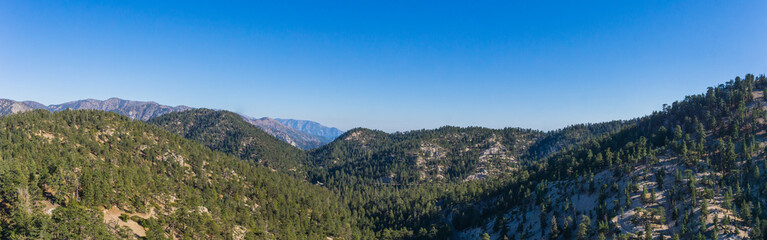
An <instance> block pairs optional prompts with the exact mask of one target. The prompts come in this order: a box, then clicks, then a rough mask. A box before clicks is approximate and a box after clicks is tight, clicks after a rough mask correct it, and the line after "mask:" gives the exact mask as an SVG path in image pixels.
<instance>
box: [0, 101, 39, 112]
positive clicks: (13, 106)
mask: <svg viewBox="0 0 767 240" xmlns="http://www.w3.org/2000/svg"><path fill="white" fill-rule="evenodd" d="M29 110H34V109H33V108H32V107H30V106H29V105H27V104H24V103H22V102H17V101H13V100H10V99H0V116H5V115H8V114H14V113H20V112H26V111H29Z"/></svg>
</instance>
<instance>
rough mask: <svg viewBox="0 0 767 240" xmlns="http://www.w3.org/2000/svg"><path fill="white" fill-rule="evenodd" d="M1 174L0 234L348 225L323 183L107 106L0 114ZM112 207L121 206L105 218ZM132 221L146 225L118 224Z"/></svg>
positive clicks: (211, 232)
mask: <svg viewBox="0 0 767 240" xmlns="http://www.w3.org/2000/svg"><path fill="white" fill-rule="evenodd" d="M0 180H1V181H0V197H1V198H0V232H1V233H2V236H0V238H4V239H24V238H34V239H78V238H131V237H135V235H139V236H141V235H143V236H142V237H144V236H145V237H146V238H150V239H164V238H172V237H173V238H186V239H208V238H221V239H232V238H235V239H237V238H267V239H269V238H276V239H301V238H307V239H321V238H324V237H325V236H333V237H343V238H350V236H352V235H355V234H357V233H356V232H355V231H354V229H353V228H350V225H351V224H353V219H351V214H350V212H349V211H348V208H347V207H346V206H344V205H342V201H340V200H339V199H338V198H337V197H336V195H335V194H333V193H332V192H331V191H328V190H326V189H323V188H321V187H318V186H315V185H312V184H309V183H306V182H305V181H302V180H300V179H296V178H294V177H293V176H290V175H286V174H283V173H280V172H274V171H272V170H271V169H269V168H266V167H261V166H254V164H251V163H249V162H247V161H243V160H241V159H239V158H236V157H234V156H231V155H226V154H223V153H220V152H215V151H211V150H210V149H208V148H206V147H204V146H202V145H200V144H198V143H195V142H192V141H190V140H186V139H184V138H183V137H181V136H179V135H175V134H171V133H169V132H167V131H164V130H162V129H159V128H157V127H154V126H151V125H148V124H145V123H143V122H140V121H131V120H130V119H128V118H127V117H123V116H119V115H117V114H115V113H107V112H101V111H86V110H78V111H62V112H56V113H50V112H48V111H45V110H36V111H33V112H26V113H21V114H14V115H10V116H6V117H3V118H2V119H0ZM112 207H117V208H118V209H119V210H120V211H122V212H123V213H122V214H120V216H119V217H120V219H119V221H114V222H111V223H107V224H104V218H105V216H106V213H107V212H108V211H107V210H108V209H111V208H112ZM102 212H104V214H102ZM139 213H144V214H139ZM137 216H149V217H146V218H141V217H137ZM133 222H135V223H138V224H139V225H140V227H141V228H143V229H146V231H145V233H144V231H140V232H141V234H138V232H136V231H134V232H131V231H129V230H126V229H125V228H124V227H122V226H123V225H130V224H129V223H133ZM143 229H140V230H143Z"/></svg>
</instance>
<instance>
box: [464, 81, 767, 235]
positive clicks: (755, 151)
mask: <svg viewBox="0 0 767 240" xmlns="http://www.w3.org/2000/svg"><path fill="white" fill-rule="evenodd" d="M765 87H767V79H765V77H764V76H760V77H758V78H756V77H754V76H753V75H746V76H745V78H739V77H738V78H736V79H735V80H733V81H729V82H727V83H726V84H723V85H719V86H717V87H711V88H709V89H708V90H707V91H706V93H705V94H699V95H692V96H688V97H686V98H685V99H684V101H680V102H674V103H672V104H670V105H668V106H666V107H665V108H664V109H663V110H662V111H659V112H656V113H653V114H652V115H650V116H647V117H643V118H641V119H638V121H637V123H636V125H631V126H627V127H624V128H623V129H622V130H621V131H618V132H617V133H614V134H611V135H609V136H607V137H604V138H602V139H599V140H595V141H589V142H587V143H585V144H583V145H581V146H579V147H577V148H574V149H572V150H569V151H564V152H559V153H556V154H554V155H552V156H551V157H550V158H549V159H548V160H546V161H541V162H539V163H538V164H536V165H537V166H535V167H534V168H531V173H532V174H531V177H530V178H529V179H528V180H526V181H522V182H519V183H516V184H511V185H509V186H508V187H506V188H508V189H509V191H508V194H501V195H499V197H498V198H496V199H488V200H486V201H485V203H488V204H491V205H493V207H473V208H466V210H465V211H464V215H466V214H467V213H476V212H480V213H481V214H480V216H479V217H475V218H474V219H475V220H477V219H484V220H483V221H479V223H477V222H476V221H466V220H464V221H461V222H460V224H456V226H457V227H459V228H466V230H464V231H463V232H462V233H461V234H460V235H458V236H460V237H461V238H475V237H477V238H478V237H480V236H481V235H485V234H486V236H487V237H490V238H501V239H506V238H508V239H514V238H516V239H527V238H535V239H539V238H547V239H573V238H577V239H743V238H752V239H762V238H764V236H765V230H766V229H765V227H767V221H765V220H763V219H765V218H767V213H766V212H765V211H764V210H763V207H762V206H763V205H764V204H766V203H767V202H766V200H767V185H765V182H767V181H765V177H764V176H763V174H761V173H760V172H762V171H764V170H763V169H764V167H765V162H764V157H765V146H766V145H767V144H765V130H766V129H767V125H765V113H766V111H765V107H764V106H766V105H767V101H765V98H764V91H763V90H764V88H765ZM468 215H472V214H468ZM454 220H457V219H454ZM454 222H455V221H454ZM467 227H468V228H467ZM483 233H485V234H483ZM487 233H489V234H487Z"/></svg>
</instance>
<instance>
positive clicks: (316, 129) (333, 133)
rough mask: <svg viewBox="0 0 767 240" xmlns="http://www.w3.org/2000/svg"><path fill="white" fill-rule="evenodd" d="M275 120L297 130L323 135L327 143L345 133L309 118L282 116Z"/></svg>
mask: <svg viewBox="0 0 767 240" xmlns="http://www.w3.org/2000/svg"><path fill="white" fill-rule="evenodd" d="M274 120H276V121H278V122H280V123H282V124H283V125H285V126H288V127H290V128H293V129H295V130H298V131H301V132H305V133H308V134H311V135H314V136H319V137H322V138H324V139H323V140H324V141H325V142H327V143H329V142H332V141H333V140H334V139H336V138H337V137H338V136H341V134H344V131H341V130H340V129H338V128H334V127H326V126H323V125H322V124H319V123H317V122H312V121H308V120H295V119H282V118H275V119H274Z"/></svg>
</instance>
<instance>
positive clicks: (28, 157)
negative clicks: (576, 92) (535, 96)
mask: <svg viewBox="0 0 767 240" xmlns="http://www.w3.org/2000/svg"><path fill="white" fill-rule="evenodd" d="M765 88H767V78H765V76H759V77H756V76H754V75H750V74H749V75H746V76H745V77H744V78H736V79H734V80H733V81H729V82H727V83H726V84H722V85H719V86H717V87H711V88H709V89H708V90H707V92H706V93H705V94H699V95H692V96H688V97H686V98H685V99H684V100H683V101H679V102H674V103H672V104H670V105H667V106H664V108H663V109H662V110H661V111H658V112H654V113H653V114H651V115H649V116H645V117H641V118H637V119H633V120H629V121H613V122H606V123H599V124H582V125H574V126H571V127H567V128H564V129H561V130H557V131H552V132H541V131H535V130H530V129H518V128H506V129H498V130H494V129H487V128H479V127H470V128H458V127H443V128H439V129H435V130H418V131H411V132H405V133H393V134H388V133H384V132H381V131H374V130H368V129H361V128H360V129H353V130H350V131H348V132H347V133H345V134H344V135H342V136H340V137H339V138H338V139H336V140H335V141H334V142H332V143H330V144H328V145H326V146H323V147H320V148H318V149H315V150H312V151H301V150H299V149H297V148H295V147H292V146H290V145H288V144H286V143H284V142H282V141H279V140H278V139H276V138H274V137H272V136H270V135H268V134H266V133H264V132H263V131H261V130H260V129H259V128H257V127H255V126H252V125H250V124H248V123H247V122H245V121H243V120H242V118H241V117H240V116H238V115H236V114H233V113H230V112H225V111H213V110H204V109H201V110H193V111H186V112H180V113H172V114H168V115H165V116H162V117H158V118H156V119H153V120H150V121H149V123H150V124H152V125H150V124H145V123H142V122H133V121H130V120H128V119H127V118H125V117H120V116H117V115H115V114H111V113H104V112H98V111H64V112H59V113H54V114H51V113H48V112H46V111H34V112H27V113H22V114H16V115H10V116H6V117H4V118H1V119H0V181H1V182H0V196H1V197H2V198H0V233H2V236H0V238H102V237H103V238H124V237H134V233H133V232H131V230H128V229H125V228H121V227H116V226H115V225H114V224H102V223H103V222H104V215H103V214H102V210H103V209H110V208H111V207H112V206H117V207H118V208H119V209H121V210H124V211H125V212H126V213H121V214H119V215H118V216H116V217H115V218H117V219H120V220H121V221H123V222H136V223H138V224H140V225H141V226H142V227H143V228H144V229H146V237H147V238H155V237H159V238H163V237H165V238H167V237H170V236H175V237H179V238H238V237H246V238H256V239H274V238H276V239H298V238H309V239H324V238H325V237H333V238H343V239H447V238H470V239H487V238H491V239H492V238H499V239H528V238H532V239H661V238H662V239H719V238H725V237H737V238H752V239H764V238H765V236H767V220H765V219H767V212H766V211H765V210H764V209H763V206H765V204H767V185H765V182H767V179H765V176H764V174H762V173H763V172H764V170H765V169H764V168H765V161H764V160H765V156H767V153H765V149H766V148H767V143H765V142H767V141H766V140H765V139H767V121H765V120H766V117H767V108H765V107H764V106H767V101H766V99H765V97H764V92H763V90H764V89H765ZM153 125H156V126H153ZM161 128H162V129H161ZM163 129H165V130H167V131H165V130H163ZM168 131H169V132H168ZM174 133H175V134H179V135H175V134H174ZM182 136H183V137H185V138H188V139H191V140H194V141H196V142H193V141H190V140H186V139H184V138H182ZM206 147H207V148H206ZM211 149H212V150H211ZM227 154H228V155H227ZM243 160H246V161H243ZM46 203H47V204H46ZM54 204H57V205H54ZM52 205H53V206H58V205H60V206H58V207H56V208H55V209H53V210H52V211H51V212H43V209H44V208H45V207H46V206H52ZM133 213H154V214H153V215H152V216H151V217H149V218H141V217H138V216H135V215H132V214H133Z"/></svg>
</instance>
